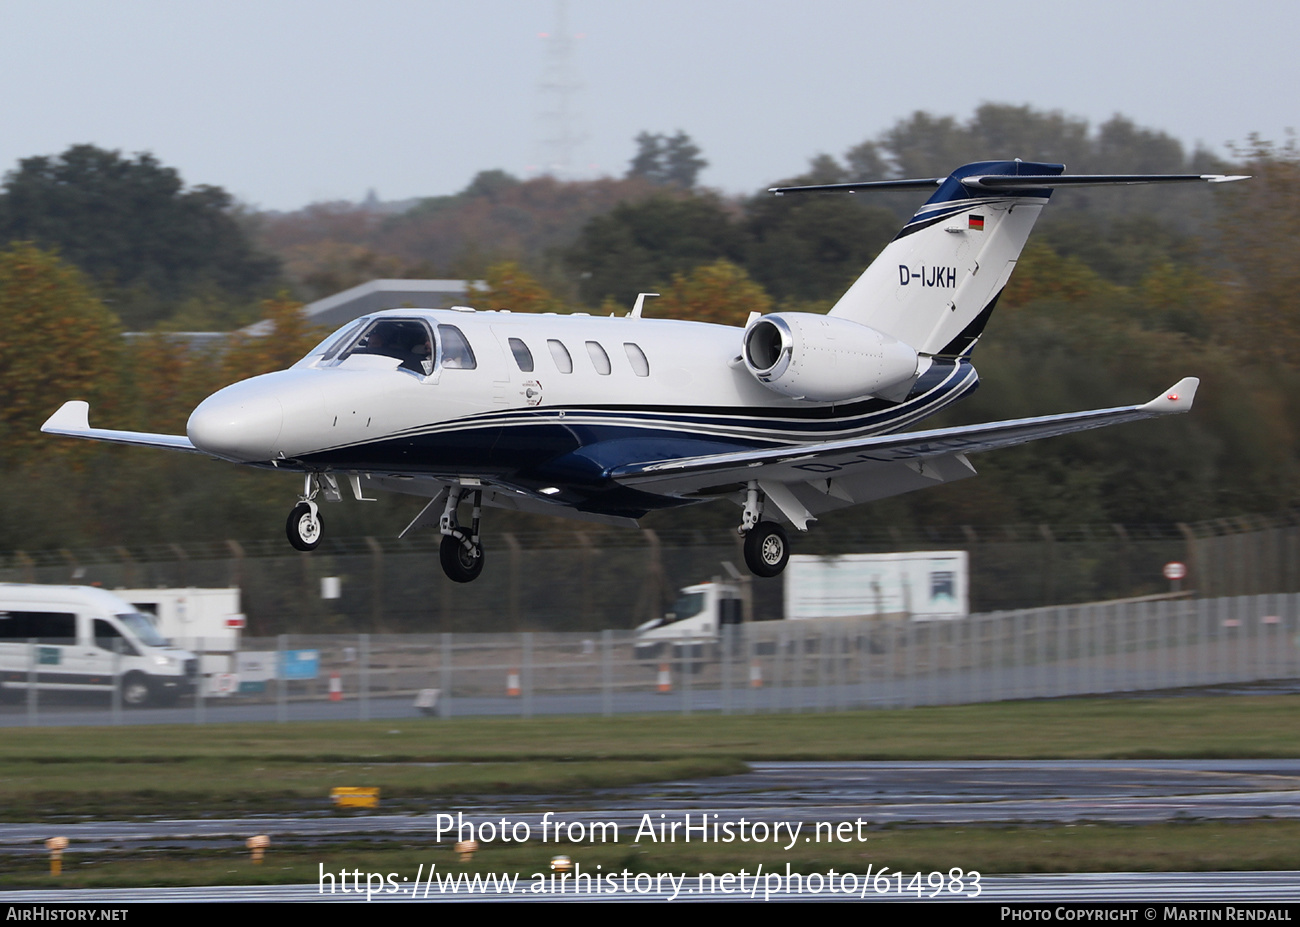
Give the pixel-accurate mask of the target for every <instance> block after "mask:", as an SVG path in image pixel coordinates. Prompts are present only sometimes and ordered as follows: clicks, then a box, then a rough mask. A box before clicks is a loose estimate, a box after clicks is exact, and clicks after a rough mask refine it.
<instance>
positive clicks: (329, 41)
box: [0, 0, 1300, 209]
mask: <svg viewBox="0 0 1300 927" xmlns="http://www.w3.org/2000/svg"><path fill="white" fill-rule="evenodd" d="M556 6H557V4H556V2H555V0H473V2H465V0H366V2H364V3H362V2H352V0H221V2H219V3H218V2H206V0H195V2H177V0H0V81H3V92H0V171H8V170H11V169H12V168H14V167H15V166H16V164H17V161H18V159H20V158H23V157H28V156H31V155H38V154H57V153H59V152H61V151H63V150H64V149H65V148H67V146H69V145H71V144H75V143H79V142H90V143H93V144H96V145H100V146H102V147H106V148H114V149H120V150H122V151H123V152H125V153H135V152H141V151H150V152H153V153H154V154H155V155H156V156H157V157H158V158H159V159H160V160H161V161H162V162H163V163H164V164H167V165H170V166H172V167H175V168H177V169H179V170H180V172H181V174H182V176H183V177H184V179H185V180H186V181H187V182H188V183H191V184H200V183H205V184H215V185H218V186H222V187H225V188H226V189H227V190H229V191H230V192H231V193H233V194H234V195H235V196H236V197H238V198H239V199H241V200H243V201H244V202H246V203H248V204H250V205H252V206H255V207H259V208H263V209H295V208H298V207H300V206H303V205H306V204H307V203H309V202H313V201H318V200H334V199H351V200H356V199H360V198H361V197H363V196H364V195H365V194H366V192H367V190H369V189H372V188H373V189H374V190H376V191H377V193H378V195H379V196H380V197H381V198H383V199H388V200H391V199H403V198H407V197H412V196H429V195H436V194H445V193H453V192H455V191H457V190H459V189H461V188H463V187H464V186H465V185H466V183H467V182H468V181H469V180H470V179H471V178H472V177H473V175H474V174H475V173H476V172H478V171H479V170H482V169H486V168H502V169H504V170H507V171H509V172H511V173H514V174H517V175H520V176H530V175H531V174H532V173H535V172H536V171H537V169H538V167H537V166H538V165H539V163H541V159H542V157H543V156H544V153H545V152H544V150H543V149H542V148H541V147H540V139H541V138H542V137H543V135H544V134H545V132H546V131H547V130H548V128H550V129H553V128H554V122H552V123H550V124H549V126H548V124H547V122H546V120H544V119H543V118H541V115H540V114H541V113H542V112H543V110H544V108H545V99H544V98H545V96H546V95H545V94H543V93H541V92H540V91H539V89H538V88H539V85H540V84H541V83H542V81H543V78H544V75H545V74H546V68H547V62H548V56H547V48H548V40H547V39H545V38H542V37H541V35H540V34H542V33H551V32H552V31H553V30H554V28H555V19H556ZM568 22H569V29H568V30H567V31H568V33H570V34H574V35H578V34H580V35H581V38H579V39H577V40H576V42H575V43H574V48H573V52H572V54H571V56H570V59H569V60H570V63H571V65H572V68H573V70H574V71H575V72H576V75H577V77H578V78H580V79H581V81H582V84H583V88H582V89H581V90H580V91H578V92H576V93H575V94H573V95H572V102H573V107H574V122H575V127H576V128H578V129H579V130H580V131H582V132H583V133H584V134H585V136H586V142H585V143H584V144H583V145H582V146H581V148H580V149H579V150H578V152H577V155H578V160H579V163H580V164H581V165H582V166H583V167H582V170H583V171H584V173H585V174H586V175H587V176H598V175H602V174H608V175H620V174H622V173H623V172H624V171H625V170H626V167H627V162H628V160H629V159H630V158H631V156H632V153H633V149H634V145H633V141H632V139H633V137H634V136H636V135H637V133H639V132H641V131H643V130H649V131H652V132H668V133H671V132H674V131H676V130H678V129H682V130H684V131H686V132H687V133H688V134H689V135H691V136H692V137H693V138H694V139H695V141H696V142H697V143H698V144H699V145H700V147H701V148H702V149H703V153H704V156H705V157H706V158H707V159H708V160H709V162H710V164H709V167H708V168H707V169H706V170H705V171H704V173H703V174H702V175H701V182H702V183H704V184H706V185H708V186H713V187H717V188H720V189H723V190H725V191H728V192H747V193H748V192H753V191H754V190H756V189H758V188H760V187H762V186H764V185H766V184H768V183H769V182H771V181H772V180H775V179H778V178H781V177H787V176H790V175H791V174H794V173H798V172H799V171H800V170H802V169H803V168H804V166H805V165H806V164H807V161H808V159H809V158H810V157H811V156H813V155H815V154H817V153H818V152H828V153H831V154H834V155H841V154H843V152H844V151H845V150H846V149H848V148H849V147H851V146H853V145H855V144H857V143H858V142H861V141H863V140H864V139H866V138H869V137H872V136H875V135H876V134H878V133H879V132H880V131H882V130H883V129H886V128H888V127H889V126H891V125H892V124H893V123H894V122H896V121H897V120H898V119H900V118H902V117H905V116H907V115H908V114H910V113H912V112H914V111H916V110H927V111H929V112H931V113H935V114H942V115H953V116H957V117H959V118H961V119H966V118H968V117H969V116H970V115H971V113H972V112H973V110H974V108H975V107H976V106H978V105H979V104H980V103H982V102H998V103H1012V104H1030V105H1032V106H1035V107H1038V108H1041V109H1059V110H1061V111H1063V112H1065V113H1066V114H1069V115H1073V116H1079V117H1082V118H1085V119H1087V120H1089V121H1090V122H1091V123H1092V124H1094V125H1096V124H1097V123H1099V122H1102V121H1105V120H1106V119H1108V118H1109V117H1110V116H1112V115H1113V114H1115V113H1117V112H1118V113H1123V114H1125V115H1127V116H1129V117H1131V118H1132V119H1133V120H1135V121H1136V122H1137V123H1138V124H1139V125H1142V126H1146V127H1151V128H1156V129H1162V130H1164V131H1166V132H1169V133H1170V134H1172V135H1174V136H1176V137H1177V138H1179V139H1181V140H1182V141H1183V142H1184V143H1186V144H1188V145H1196V144H1200V145H1203V146H1205V147H1208V148H1211V149H1212V150H1215V151H1218V152H1220V153H1227V145H1228V144H1229V143H1231V142H1242V141H1244V140H1245V139H1246V138H1247V136H1248V135H1249V134H1250V133H1252V132H1255V133H1259V134H1260V135H1261V136H1263V137H1265V138H1270V139H1275V140H1280V139H1282V138H1283V137H1284V133H1285V131H1286V130H1287V129H1288V128H1289V127H1292V126H1296V125H1297V123H1300V116H1298V115H1297V105H1296V98H1297V97H1296V88H1297V87H1300V54H1298V53H1297V50H1296V43H1297V39H1300V3H1297V2H1295V0H1260V2H1252V0H1238V2H1236V3H1223V2H1221V0H1220V2H1202V0H1178V2H1163V0H1137V2H1134V0H1089V2H1086V3H1071V2H1064V0H1062V2H1054V0H1047V2H1042V3H1038V4H1026V3H1023V2H1020V3H1001V2H993V0H985V2H982V3H970V2H949V0H932V2H925V0H913V2H907V3H902V2H896V3H871V2H864V0H568ZM1005 154H1006V156H1008V157H1014V156H1015V155H1016V152H1006V153H1005Z"/></svg>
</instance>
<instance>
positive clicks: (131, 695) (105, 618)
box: [0, 583, 198, 707]
mask: <svg viewBox="0 0 1300 927" xmlns="http://www.w3.org/2000/svg"><path fill="white" fill-rule="evenodd" d="M197 675H198V661H197V660H196V659H195V658H194V654H192V653H190V652H189V651H188V650H181V649H180V648H178V647H172V646H170V644H169V643H168V641H167V640H166V638H164V637H162V635H160V634H159V633H158V631H157V629H156V628H155V627H154V625H153V623H152V622H151V621H150V620H149V619H148V618H147V617H145V616H144V615H142V614H140V613H139V612H137V611H136V610H135V609H133V608H132V607H131V606H130V605H128V604H127V603H126V602H124V601H122V600H121V599H119V598H118V597H117V596H115V595H113V594H111V593H109V592H105V591H104V590H103V589H97V588H95V587H93V586H33V585H20V584H18V583H0V688H3V689H4V690H6V691H13V690H16V689H26V688H27V686H28V684H29V682H30V681H31V680H32V678H33V676H34V677H35V682H36V686H37V687H38V688H40V689H48V690H56V691H65V692H111V691H112V689H113V686H114V685H115V684H116V683H117V681H118V680H119V679H120V681H121V691H122V701H123V702H124V703H126V704H127V705H131V706H133V707H135V706H140V705H146V704H150V703H152V704H159V705H167V704H170V703H172V702H174V701H176V699H177V698H178V697H179V696H181V695H183V694H186V693H189V692H192V691H193V689H194V683H195V679H196V676H197Z"/></svg>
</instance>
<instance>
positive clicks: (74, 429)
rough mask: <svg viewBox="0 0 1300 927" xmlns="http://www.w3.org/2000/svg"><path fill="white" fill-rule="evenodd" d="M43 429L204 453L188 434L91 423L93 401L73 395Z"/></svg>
mask: <svg viewBox="0 0 1300 927" xmlns="http://www.w3.org/2000/svg"><path fill="white" fill-rule="evenodd" d="M41 431H43V432H45V433H46V434H47V435H64V436H66V437H69V438H86V439H88V440H91V441H107V442H109V443H110V444H132V445H135V446H137V447H165V448H169V449H171V450H173V451H189V452H190V453H191V454H202V453H203V452H202V451H200V450H199V449H198V448H197V447H195V446H194V445H193V444H191V443H190V439H189V438H187V437H185V435H157V434H150V433H148V432H144V431H114V430H112V429H110V428H91V427H90V403H88V402H83V401H82V400H80V399H73V400H70V401H69V402H65V403H64V404H63V405H61V406H59V410H58V411H57V412H55V413H54V414H53V415H51V416H50V417H49V418H48V419H46V420H45V424H44V425H42V426H41Z"/></svg>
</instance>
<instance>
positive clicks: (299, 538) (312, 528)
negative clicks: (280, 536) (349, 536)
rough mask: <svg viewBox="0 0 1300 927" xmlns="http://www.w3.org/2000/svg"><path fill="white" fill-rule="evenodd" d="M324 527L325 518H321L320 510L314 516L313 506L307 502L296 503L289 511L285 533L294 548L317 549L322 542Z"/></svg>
mask: <svg viewBox="0 0 1300 927" xmlns="http://www.w3.org/2000/svg"><path fill="white" fill-rule="evenodd" d="M324 528H325V520H324V519H323V518H321V516H320V512H319V511H318V512H317V513H316V517H315V518H312V512H311V506H310V505H308V504H307V503H306V502H299V503H298V504H297V505H295V506H294V507H293V511H292V512H290V513H289V520H288V521H286V522H285V523H284V533H285V534H286V535H287V536H288V538H289V543H290V544H292V545H293V548H294V550H315V549H316V547H317V546H318V545H319V544H320V539H321V535H322V534H324Z"/></svg>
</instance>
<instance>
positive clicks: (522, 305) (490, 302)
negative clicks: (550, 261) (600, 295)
mask: <svg viewBox="0 0 1300 927" xmlns="http://www.w3.org/2000/svg"><path fill="white" fill-rule="evenodd" d="M469 297H470V301H471V302H472V303H474V304H475V306H476V307H477V308H480V309H509V310H510V311H511V312H563V311H564V305H563V304H562V303H561V302H560V300H559V299H557V298H556V297H555V296H553V295H551V293H550V291H549V290H547V289H546V287H544V286H542V285H541V284H540V283H538V282H537V280H536V279H535V278H534V277H533V276H532V275H531V274H529V273H527V272H526V271H525V270H523V268H521V267H520V266H519V265H518V264H517V263H515V262H514V261H502V262H501V263H499V264H493V265H492V266H491V267H489V268H488V269H487V273H485V274H484V275H483V285H482V286H481V287H478V286H474V285H471V287H470V291H469Z"/></svg>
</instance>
